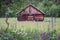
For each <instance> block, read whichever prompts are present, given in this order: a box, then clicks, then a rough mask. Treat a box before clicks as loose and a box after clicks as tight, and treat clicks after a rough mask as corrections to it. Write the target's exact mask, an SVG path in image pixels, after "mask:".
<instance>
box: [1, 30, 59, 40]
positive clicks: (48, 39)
mask: <svg viewBox="0 0 60 40" xmlns="http://www.w3.org/2000/svg"><path fill="white" fill-rule="evenodd" d="M27 30H28V29H27ZM58 37H59V36H58V34H57V33H56V30H53V31H49V32H42V33H41V32H38V30H36V29H35V30H32V31H30V30H28V31H21V30H14V31H13V30H12V29H8V31H7V32H5V31H4V30H3V31H2V32H0V39H1V40H57V39H58Z"/></svg>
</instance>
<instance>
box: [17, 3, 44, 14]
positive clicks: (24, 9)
mask: <svg viewBox="0 0 60 40" xmlns="http://www.w3.org/2000/svg"><path fill="white" fill-rule="evenodd" d="M29 6H32V7H33V8H34V9H36V10H38V11H39V12H41V13H43V14H45V13H44V12H43V11H42V10H39V9H38V8H36V7H35V6H33V5H32V4H30V5H28V6H27V7H26V8H28V7H29ZM26 8H24V9H22V10H21V11H19V12H18V13H21V12H22V11H24V10H25V9H26Z"/></svg>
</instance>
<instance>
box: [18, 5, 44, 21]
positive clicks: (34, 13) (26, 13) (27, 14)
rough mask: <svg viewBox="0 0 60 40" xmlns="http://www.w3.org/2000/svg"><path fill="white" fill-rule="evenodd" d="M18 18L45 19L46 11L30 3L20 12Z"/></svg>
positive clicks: (29, 19) (19, 19)
mask: <svg viewBox="0 0 60 40" xmlns="http://www.w3.org/2000/svg"><path fill="white" fill-rule="evenodd" d="M17 20H18V21H43V20H44V12H42V11H41V10H38V9H37V8H36V7H34V6H33V5H29V6H27V7H26V8H25V9H23V10H22V11H20V12H19V13H18V17H17Z"/></svg>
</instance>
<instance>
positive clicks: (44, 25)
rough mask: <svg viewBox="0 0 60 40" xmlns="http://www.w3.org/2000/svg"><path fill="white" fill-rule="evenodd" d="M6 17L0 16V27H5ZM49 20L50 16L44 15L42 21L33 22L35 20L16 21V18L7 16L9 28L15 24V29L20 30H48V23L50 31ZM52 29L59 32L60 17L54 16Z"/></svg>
mask: <svg viewBox="0 0 60 40" xmlns="http://www.w3.org/2000/svg"><path fill="white" fill-rule="evenodd" d="M5 19H6V18H0V27H3V28H6V27H7V25H6V23H5ZM49 21H51V18H50V17H49V18H47V17H45V19H44V21H43V22H35V21H24V22H19V21H17V19H16V18H9V20H8V22H9V28H13V27H14V26H16V27H15V28H16V29H18V30H19V29H21V30H26V29H28V30H32V29H38V30H39V31H41V32H42V31H44V32H46V31H48V25H49V26H50V31H51V30H53V28H52V27H51V25H52V24H51V22H50V24H49ZM54 29H56V30H57V33H60V18H56V26H54Z"/></svg>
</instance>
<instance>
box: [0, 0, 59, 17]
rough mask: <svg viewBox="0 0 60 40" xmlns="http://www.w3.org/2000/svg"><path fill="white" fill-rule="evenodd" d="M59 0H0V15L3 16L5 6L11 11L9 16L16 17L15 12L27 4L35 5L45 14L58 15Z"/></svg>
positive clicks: (5, 9)
mask: <svg viewBox="0 0 60 40" xmlns="http://www.w3.org/2000/svg"><path fill="white" fill-rule="evenodd" d="M59 3H60V2H59V0H5V1H4V0H0V5H1V7H0V17H5V13H6V11H8V9H7V8H9V9H10V10H12V11H13V12H12V13H11V14H10V17H16V13H18V12H19V11H20V10H22V9H23V8H25V7H26V6H27V5H29V4H33V5H35V6H36V7H37V8H39V9H40V10H42V11H43V12H44V13H46V16H51V15H52V14H54V13H55V14H56V15H57V17H60V4H59Z"/></svg>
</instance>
